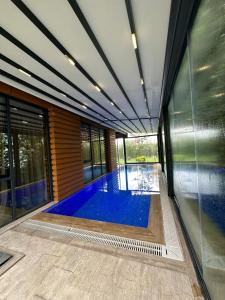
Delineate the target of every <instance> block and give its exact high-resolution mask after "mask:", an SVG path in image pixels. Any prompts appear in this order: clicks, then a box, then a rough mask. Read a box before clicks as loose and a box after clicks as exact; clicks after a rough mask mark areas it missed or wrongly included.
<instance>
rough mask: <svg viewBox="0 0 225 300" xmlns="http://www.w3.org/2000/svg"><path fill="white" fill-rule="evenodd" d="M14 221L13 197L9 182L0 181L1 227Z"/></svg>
mask: <svg viewBox="0 0 225 300" xmlns="http://www.w3.org/2000/svg"><path fill="white" fill-rule="evenodd" d="M10 221H12V197H11V186H10V181H9V180H0V227H1V226H3V225H5V224H7V223H9V222H10Z"/></svg>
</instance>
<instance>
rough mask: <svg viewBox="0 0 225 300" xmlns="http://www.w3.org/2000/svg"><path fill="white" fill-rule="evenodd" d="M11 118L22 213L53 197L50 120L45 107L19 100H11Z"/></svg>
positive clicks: (17, 210)
mask: <svg viewBox="0 0 225 300" xmlns="http://www.w3.org/2000/svg"><path fill="white" fill-rule="evenodd" d="M10 121H11V135H12V146H13V160H14V166H13V168H14V178H15V201H16V208H15V215H16V217H19V216H22V215H24V214H25V213H26V212H27V211H30V210H33V209H34V208H36V207H38V206H40V205H43V204H44V203H46V202H48V201H50V199H49V186H48V173H47V172H48V168H47V161H48V160H47V145H46V138H47V137H46V121H45V115H44V113H43V111H42V110H41V109H39V108H36V107H33V106H31V105H27V104H24V103H22V102H19V101H15V100H10Z"/></svg>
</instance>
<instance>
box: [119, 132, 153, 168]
mask: <svg viewBox="0 0 225 300" xmlns="http://www.w3.org/2000/svg"><path fill="white" fill-rule="evenodd" d="M125 144H126V155H127V163H146V162H158V141H157V136H156V135H154V136H144V137H135V138H126V139H125Z"/></svg>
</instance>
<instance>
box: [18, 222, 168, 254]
mask: <svg viewBox="0 0 225 300" xmlns="http://www.w3.org/2000/svg"><path fill="white" fill-rule="evenodd" d="M23 225H25V226H26V225H28V226H32V227H35V228H37V229H42V230H45V231H48V232H55V233H56V232H57V233H58V234H63V235H67V236H70V237H73V238H75V239H78V240H82V241H87V242H95V243H98V244H102V245H105V246H112V247H117V248H123V249H126V250H130V251H135V252H139V253H145V254H151V255H156V256H163V257H166V256H167V250H166V247H165V246H164V245H160V244H154V243H150V242H146V241H140V240H135V239H130V238H125V237H121V236H115V235H111V234H106V233H100V232H94V231H88V230H84V229H79V228H73V227H67V226H62V225H56V224H51V223H47V222H41V221H35V220H28V221H26V222H24V223H23Z"/></svg>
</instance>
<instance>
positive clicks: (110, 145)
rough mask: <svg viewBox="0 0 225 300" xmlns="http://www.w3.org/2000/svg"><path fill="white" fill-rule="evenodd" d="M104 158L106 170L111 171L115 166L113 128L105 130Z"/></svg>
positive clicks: (114, 134)
mask: <svg viewBox="0 0 225 300" xmlns="http://www.w3.org/2000/svg"><path fill="white" fill-rule="evenodd" d="M106 159H107V169H108V172H112V171H113V170H114V169H116V168H117V162H116V133H115V131H114V130H113V129H107V130H106Z"/></svg>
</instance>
